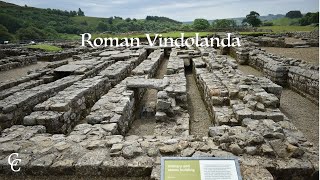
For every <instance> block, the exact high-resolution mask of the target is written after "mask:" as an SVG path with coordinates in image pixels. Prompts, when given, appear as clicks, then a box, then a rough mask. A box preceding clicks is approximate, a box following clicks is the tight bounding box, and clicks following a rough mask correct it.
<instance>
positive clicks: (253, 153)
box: [0, 31, 319, 179]
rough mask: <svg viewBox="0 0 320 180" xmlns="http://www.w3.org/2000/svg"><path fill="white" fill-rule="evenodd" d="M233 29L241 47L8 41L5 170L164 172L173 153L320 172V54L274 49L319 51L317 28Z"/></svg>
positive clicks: (0, 118)
mask: <svg viewBox="0 0 320 180" xmlns="http://www.w3.org/2000/svg"><path fill="white" fill-rule="evenodd" d="M224 35H225V33H214V34H212V36H217V37H221V38H222V37H223V36H224ZM233 36H238V37H240V38H241V43H242V46H241V47H231V48H227V47H225V48H223V47H221V48H214V47H206V48H202V47H197V48H195V47H189V48H187V47H181V48H176V47H162V48H160V47H157V46H154V47H150V46H144V45H142V46H140V47H131V48H124V47H119V48H114V47H106V48H86V47H80V48H79V45H78V44H76V43H60V44H55V45H56V46H60V47H64V50H63V51H60V52H55V53H46V52H41V51H37V50H32V49H27V48H25V47H24V46H23V45H2V46H1V65H0V69H1V76H0V79H1V84H0V89H1V92H0V99H1V100H0V111H1V112H0V126H1V137H0V142H1V143H0V159H1V160H0V173H1V176H2V177H4V178H8V179H10V178H16V179H19V178H20V179H24V178H30V179H32V178H38V179H46V178H49V179H53V178H55V179H56V178H59V177H60V178H61V177H64V178H66V179H76V178H80V179H81V178H84V179H86V178H85V177H91V178H92V179H103V178H106V177H110V178H114V179H159V178H160V158H161V157H164V156H166V157H168V156H173V157H237V158H238V160H239V162H240V167H241V175H242V177H243V179H312V178H316V177H317V174H318V162H319V161H318V157H319V155H318V127H319V125H318V93H319V75H318V73H319V64H318V59H317V58H318V57H315V58H316V59H314V61H313V62H312V61H307V60H299V59H301V58H304V57H303V56H300V57H299V59H297V58H291V57H286V56H281V55H279V53H278V54H276V53H274V54H273V53H269V51H266V50H265V49H267V50H268V49H270V48H273V49H277V48H280V54H281V53H286V52H297V51H300V50H302V51H311V50H312V48H317V47H318V45H319V42H318V39H317V38H318V34H317V31H314V32H308V33H287V34H273V35H269V36H264V37H261V36H260V37H249V36H240V35H239V34H237V33H235V34H233ZM264 47H266V48H265V49H264ZM317 51H318V50H317ZM313 53H314V52H313ZM306 56H311V54H308V55H306ZM308 60H312V59H310V58H308ZM12 153H19V158H20V159H21V160H22V161H21V163H20V164H19V166H18V167H21V170H20V171H19V172H17V173H15V172H13V171H12V170H11V169H10V168H11V167H10V165H9V164H8V156H9V155H10V154H12ZM16 168H17V167H16ZM91 178H90V179H91Z"/></svg>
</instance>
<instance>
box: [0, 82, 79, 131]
mask: <svg viewBox="0 0 320 180" xmlns="http://www.w3.org/2000/svg"><path fill="white" fill-rule="evenodd" d="M81 78H83V76H67V77H65V78H62V79H59V80H56V81H54V82H52V83H48V84H42V85H40V86H36V87H33V88H31V89H26V90H23V91H20V92H16V93H14V94H12V95H11V96H8V97H7V98H5V99H3V100H0V109H1V110H0V123H1V124H0V126H1V128H7V127H10V126H12V125H13V124H20V123H22V120H23V118H24V116H26V115H28V114H30V113H31V112H32V109H33V107H34V106H36V105H37V104H39V103H41V102H43V101H45V100H47V99H48V98H50V97H52V96H54V95H56V94H57V92H59V91H61V90H63V89H65V88H67V87H68V86H70V85H72V84H73V83H75V82H77V81H79V80H80V79H81Z"/></svg>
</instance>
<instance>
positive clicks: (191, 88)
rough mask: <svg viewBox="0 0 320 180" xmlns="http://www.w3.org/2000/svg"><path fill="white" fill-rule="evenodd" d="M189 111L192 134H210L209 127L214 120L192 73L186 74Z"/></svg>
mask: <svg viewBox="0 0 320 180" xmlns="http://www.w3.org/2000/svg"><path fill="white" fill-rule="evenodd" d="M186 78H187V93H188V94H187V95H188V112H189V115H190V134H192V135H198V136H208V129H209V127H210V126H212V121H211V118H210V116H209V113H208V111H207V109H206V106H205V104H204V102H203V100H202V99H201V95H200V91H199V89H198V87H197V84H196V81H195V79H194V76H193V74H192V73H190V74H186Z"/></svg>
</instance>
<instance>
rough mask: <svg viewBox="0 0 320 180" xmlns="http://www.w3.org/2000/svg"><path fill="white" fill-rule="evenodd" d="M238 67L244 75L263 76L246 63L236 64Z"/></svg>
mask: <svg viewBox="0 0 320 180" xmlns="http://www.w3.org/2000/svg"><path fill="white" fill-rule="evenodd" d="M238 69H239V70H240V71H241V72H243V73H244V74H245V75H249V74H250V75H254V76H257V77H261V76H263V73H262V72H260V71H258V70H256V69H254V68H253V67H251V66H247V65H238Z"/></svg>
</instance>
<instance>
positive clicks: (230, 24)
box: [212, 19, 237, 28]
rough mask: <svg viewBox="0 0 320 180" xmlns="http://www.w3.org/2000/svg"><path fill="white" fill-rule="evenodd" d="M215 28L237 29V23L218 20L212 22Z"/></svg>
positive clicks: (228, 20) (231, 20)
mask: <svg viewBox="0 0 320 180" xmlns="http://www.w3.org/2000/svg"><path fill="white" fill-rule="evenodd" d="M212 26H213V27H214V28H232V27H236V26H237V23H236V21H235V20H233V19H218V20H215V21H214V22H212Z"/></svg>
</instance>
